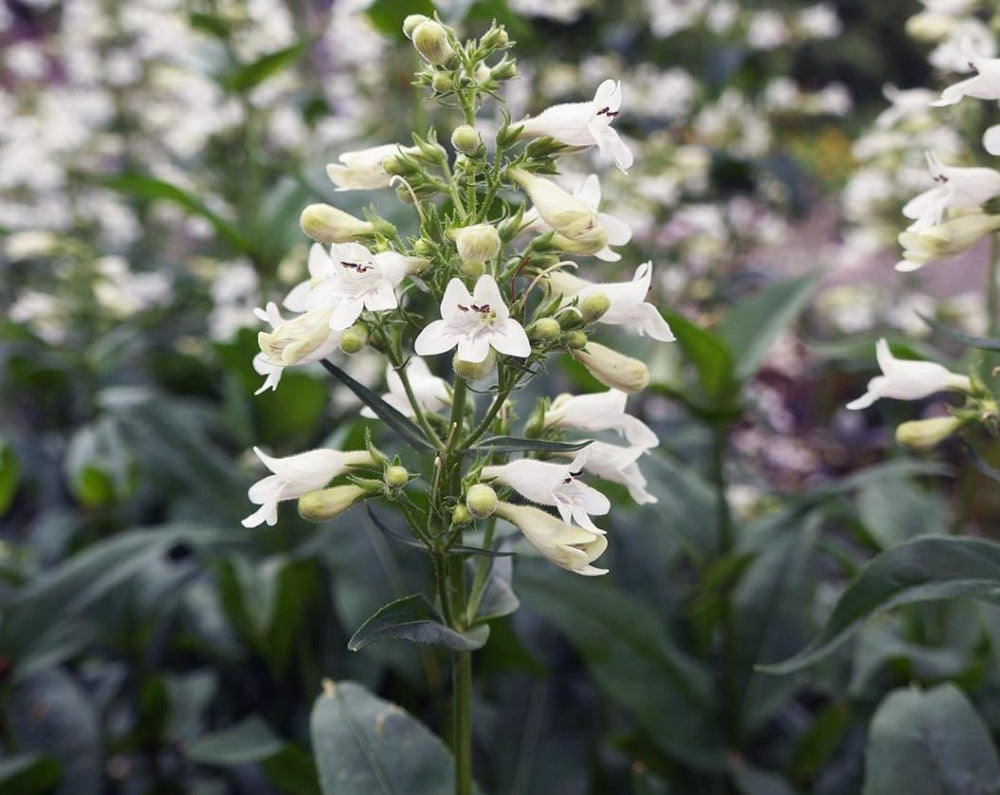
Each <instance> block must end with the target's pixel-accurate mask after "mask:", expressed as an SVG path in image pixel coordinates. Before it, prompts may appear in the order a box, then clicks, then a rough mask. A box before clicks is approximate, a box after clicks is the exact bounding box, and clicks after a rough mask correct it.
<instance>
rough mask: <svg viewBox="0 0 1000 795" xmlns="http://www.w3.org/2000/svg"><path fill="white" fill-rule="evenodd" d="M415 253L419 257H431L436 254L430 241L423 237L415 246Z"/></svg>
mask: <svg viewBox="0 0 1000 795" xmlns="http://www.w3.org/2000/svg"><path fill="white" fill-rule="evenodd" d="M413 253H414V254H416V255H417V256H418V257H430V256H432V255H433V254H434V246H433V244H432V243H431V242H430V241H429V240H427V239H426V238H423V237H422V238H420V239H419V240H418V241H417V242H415V243H414V244H413Z"/></svg>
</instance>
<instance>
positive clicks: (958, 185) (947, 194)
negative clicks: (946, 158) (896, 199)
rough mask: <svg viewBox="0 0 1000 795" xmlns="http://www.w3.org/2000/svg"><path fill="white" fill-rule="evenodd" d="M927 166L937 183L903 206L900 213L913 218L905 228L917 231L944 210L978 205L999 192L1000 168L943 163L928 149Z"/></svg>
mask: <svg viewBox="0 0 1000 795" xmlns="http://www.w3.org/2000/svg"><path fill="white" fill-rule="evenodd" d="M926 156H927V167H928V168H929V169H930V172H931V176H932V177H933V178H934V181H935V182H936V183H937V185H936V186H935V187H933V188H931V189H930V190H926V191H924V192H923V193H921V194H920V195H919V196H915V197H914V198H913V199H911V200H910V201H909V202H907V204H906V206H905V207H903V215H905V216H906V217H907V218H912V219H914V220H913V223H912V224H910V225H909V226H908V227H907V229H908V230H911V231H919V230H921V229H927V228H929V227H932V226H936V225H938V224H940V223H941V221H942V220H943V219H944V214H945V211H946V210H949V209H952V208H963V207H978V206H979V205H981V204H982V203H983V202H985V201H988V200H989V199H992V198H993V197H994V196H997V195H1000V172H998V171H995V170H994V169H992V168H963V167H959V166H945V165H942V164H941V162H940V161H939V160H938V159H937V158H936V157H935V156H934V155H933V154H932V153H931V152H927V153H926Z"/></svg>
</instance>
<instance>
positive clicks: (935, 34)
mask: <svg viewBox="0 0 1000 795" xmlns="http://www.w3.org/2000/svg"><path fill="white" fill-rule="evenodd" d="M955 25H956V22H955V18H954V17H952V16H950V15H949V14H935V13H933V12H931V11H922V12H921V13H919V14H914V15H913V16H912V17H910V18H909V19H908V20H906V34H907V35H908V36H910V38H913V39H916V40H917V41H924V42H935V41H940V40H941V39H943V38H944V37H945V36H947V35H948V34H949V33H950V32H951V30H952V28H954V27H955Z"/></svg>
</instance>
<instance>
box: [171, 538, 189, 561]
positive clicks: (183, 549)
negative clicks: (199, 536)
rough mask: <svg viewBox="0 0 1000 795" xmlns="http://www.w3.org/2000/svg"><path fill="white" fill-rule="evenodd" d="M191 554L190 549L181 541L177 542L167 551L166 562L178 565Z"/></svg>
mask: <svg viewBox="0 0 1000 795" xmlns="http://www.w3.org/2000/svg"><path fill="white" fill-rule="evenodd" d="M191 554H192V550H191V547H190V546H189V545H188V544H186V543H184V542H183V541H178V542H177V543H176V544H174V545H173V546H172V547H170V549H168V550H167V560H169V561H171V562H173V563H179V562H180V561H182V560H184V559H185V558H189V557H191Z"/></svg>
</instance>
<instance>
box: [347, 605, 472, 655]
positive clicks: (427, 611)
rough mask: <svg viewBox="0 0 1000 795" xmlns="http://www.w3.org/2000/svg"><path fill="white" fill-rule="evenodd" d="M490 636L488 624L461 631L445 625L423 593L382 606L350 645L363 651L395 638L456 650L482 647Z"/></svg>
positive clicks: (355, 635) (359, 630) (353, 637)
mask: <svg viewBox="0 0 1000 795" xmlns="http://www.w3.org/2000/svg"><path fill="white" fill-rule="evenodd" d="M488 637H489V628H488V627H476V628H474V629H471V630H469V631H467V632H459V631H458V630H455V629H452V628H451V627H449V626H447V625H445V624H443V623H442V622H441V620H440V618H439V617H438V616H437V614H436V613H435V612H434V610H433V609H432V608H431V606H430V604H429V603H428V601H427V599H426V597H425V596H424V595H423V594H411V595H410V596H404V597H403V598H402V599H397V600H396V601H394V602H389V604H387V605H383V606H382V607H380V608H379V609H378V610H377V611H376V612H375V613H374V614H373V615H372V616H371V617H369V618H368V620H367V621H365V623H364V624H362V625H361V626H360V627H359V628H358V631H357V632H355V633H354V635H353V636H352V637H351V639H350V641H348V643H347V648H348V649H350V650H351V651H360V650H361V649H363V648H364V647H365V646H368V645H370V644H372V643H375V641H378V640H383V639H385V638H395V639H397V640H408V641H410V642H411V643H421V644H425V645H428V646H440V647H442V648H445V649H451V650H453V651H472V650H474V649H480V648H482V647H483V645H484V644H485V643H486V639H487V638H488Z"/></svg>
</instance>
